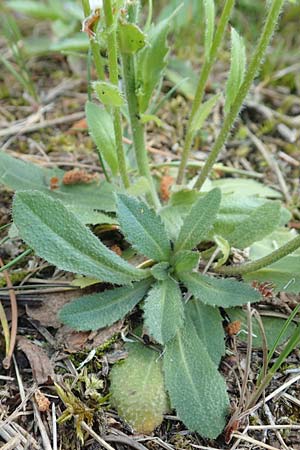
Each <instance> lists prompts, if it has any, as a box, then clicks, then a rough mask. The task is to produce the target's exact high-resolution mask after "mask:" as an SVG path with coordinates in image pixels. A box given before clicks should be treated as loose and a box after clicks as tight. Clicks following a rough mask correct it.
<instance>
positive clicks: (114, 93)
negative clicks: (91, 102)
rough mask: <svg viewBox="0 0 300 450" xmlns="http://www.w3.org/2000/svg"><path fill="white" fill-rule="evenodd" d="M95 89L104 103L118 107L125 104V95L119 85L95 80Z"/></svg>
mask: <svg viewBox="0 0 300 450" xmlns="http://www.w3.org/2000/svg"><path fill="white" fill-rule="evenodd" d="M93 89H94V91H95V92H96V94H97V97H98V98H99V100H100V102H102V103H103V105H108V106H115V107H117V108H120V107H121V106H122V105H124V97H123V95H122V93H121V92H120V90H119V88H118V86H115V85H114V84H112V83H108V82H107V81H94V82H93Z"/></svg>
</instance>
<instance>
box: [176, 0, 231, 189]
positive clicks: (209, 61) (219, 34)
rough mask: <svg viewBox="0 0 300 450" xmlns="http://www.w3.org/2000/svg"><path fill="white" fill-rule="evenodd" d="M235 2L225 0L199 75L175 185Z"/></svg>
mask: <svg viewBox="0 0 300 450" xmlns="http://www.w3.org/2000/svg"><path fill="white" fill-rule="evenodd" d="M234 3H235V0H226V2H225V5H224V8H223V12H222V15H221V17H220V21H219V24H218V27H217V30H216V33H215V36H214V39H213V42H212V46H211V50H210V54H209V57H208V58H206V59H205V61H204V65H203V68H202V71H201V74H200V78H199V81H198V85H197V89H196V94H195V98H194V101H193V104H192V110H191V114H190V117H189V121H188V125H187V132H186V138H185V142H184V147H183V151H182V155H181V163H180V166H179V170H178V176H177V184H181V183H182V181H183V177H184V171H185V168H186V164H187V161H188V157H189V153H190V151H191V147H192V145H193V140H194V131H193V127H192V125H193V120H194V117H195V115H196V113H197V111H198V109H199V107H200V105H201V103H202V100H203V96H204V91H205V86H206V83H207V80H208V77H209V74H210V71H211V68H212V66H213V64H214V62H215V60H216V57H217V54H218V50H219V47H220V44H221V42H222V40H223V36H224V33H225V30H226V27H227V24H228V21H229V18H230V15H231V11H232V8H233V6H234Z"/></svg>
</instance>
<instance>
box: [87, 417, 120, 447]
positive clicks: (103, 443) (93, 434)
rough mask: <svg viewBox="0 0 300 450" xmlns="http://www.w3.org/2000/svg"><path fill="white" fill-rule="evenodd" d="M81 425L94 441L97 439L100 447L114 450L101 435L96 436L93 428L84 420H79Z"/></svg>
mask: <svg viewBox="0 0 300 450" xmlns="http://www.w3.org/2000/svg"><path fill="white" fill-rule="evenodd" d="M81 427H82V428H83V429H84V430H85V431H87V432H88V433H89V435H90V436H92V437H93V438H94V439H95V441H97V442H98V443H99V444H100V445H101V446H102V447H104V448H106V450H115V449H114V448H113V447H112V446H111V445H109V444H108V443H107V442H105V440H104V439H102V437H100V436H98V434H97V433H95V431H94V430H92V428H91V427H89V426H88V425H87V424H86V423H85V422H81Z"/></svg>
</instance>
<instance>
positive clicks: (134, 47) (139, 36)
mask: <svg viewBox="0 0 300 450" xmlns="http://www.w3.org/2000/svg"><path fill="white" fill-rule="evenodd" d="M118 38H119V47H120V50H121V52H122V53H129V54H134V53H136V52H138V51H139V50H141V49H142V48H143V47H145V45H146V35H145V34H144V33H143V32H142V30H141V29H140V28H139V27H138V26H137V25H135V24H134V23H126V22H122V21H120V22H119V26H118Z"/></svg>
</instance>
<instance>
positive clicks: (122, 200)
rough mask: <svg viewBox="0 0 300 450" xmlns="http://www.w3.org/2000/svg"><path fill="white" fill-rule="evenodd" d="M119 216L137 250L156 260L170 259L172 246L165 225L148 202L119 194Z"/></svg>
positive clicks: (126, 234)
mask: <svg viewBox="0 0 300 450" xmlns="http://www.w3.org/2000/svg"><path fill="white" fill-rule="evenodd" d="M117 216H118V220H119V223H120V226H121V230H122V231H123V233H124V234H125V237H126V239H127V240H128V241H129V242H130V243H131V245H132V246H133V247H134V248H135V249H136V250H138V251H139V252H140V253H142V254H143V255H145V256H148V257H149V258H151V259H155V260H156V261H166V260H168V259H169V256H170V251H171V246H170V242H169V239H168V236H167V233H166V231H165V228H164V225H163V223H162V221H161V218H160V217H159V216H158V215H157V214H156V213H155V211H154V210H153V209H150V208H149V207H148V206H147V205H146V203H144V202H142V201H139V200H136V199H135V198H133V197H129V196H127V195H124V194H119V195H117Z"/></svg>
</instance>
